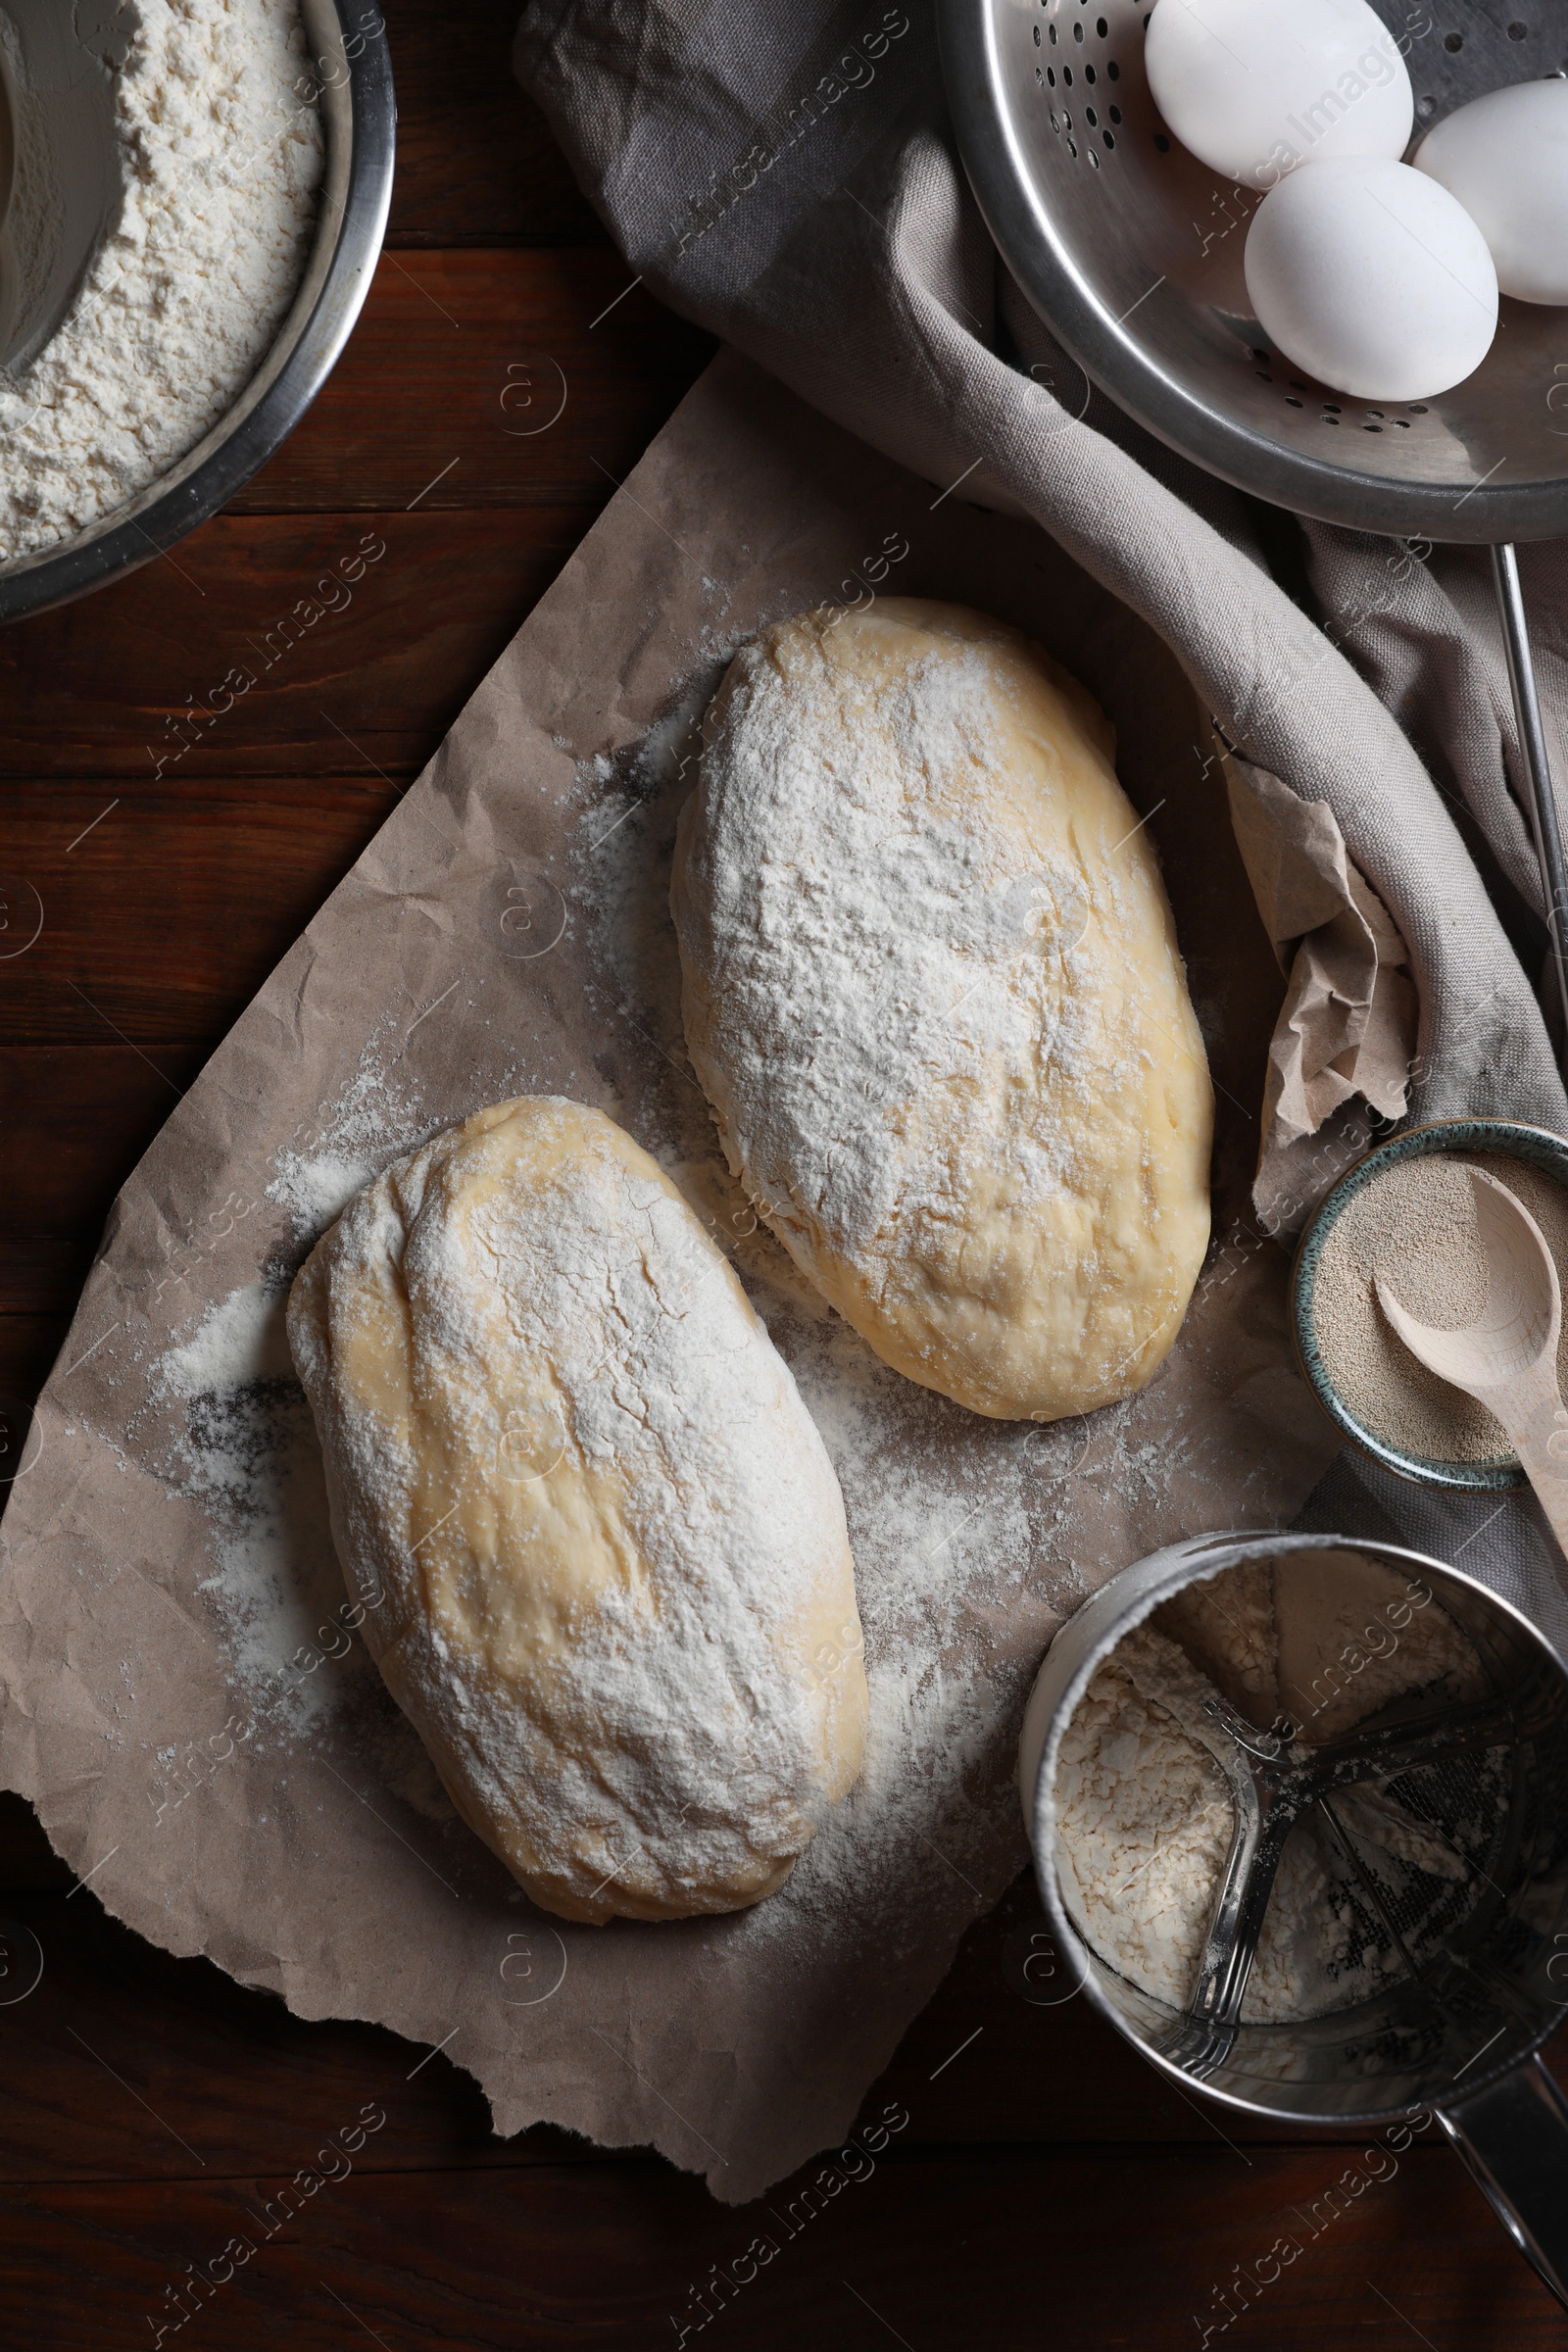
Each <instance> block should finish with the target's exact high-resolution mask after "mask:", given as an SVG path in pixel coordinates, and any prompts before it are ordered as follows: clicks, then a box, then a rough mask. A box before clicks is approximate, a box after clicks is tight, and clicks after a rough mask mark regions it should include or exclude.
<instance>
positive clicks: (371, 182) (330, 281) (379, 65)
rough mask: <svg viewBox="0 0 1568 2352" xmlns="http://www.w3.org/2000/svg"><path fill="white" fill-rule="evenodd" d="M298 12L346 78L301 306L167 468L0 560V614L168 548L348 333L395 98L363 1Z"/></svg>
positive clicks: (64, 594)
mask: <svg viewBox="0 0 1568 2352" xmlns="http://www.w3.org/2000/svg"><path fill="white" fill-rule="evenodd" d="M301 16H302V20H303V23H304V25H305V29H306V33H307V36H308V38H309V40H310V43H311V48H312V53H313V59H314V62H316V63H319V64H321V65H323V66H324V65H325V64H326V63H327V62H328V55H327V53H328V52H329V53H330V63H331V64H332V66H333V68H334V69H336V68H337V66H338V65H339V63H340V62H341V65H342V67H343V70H344V72H343V80H342V81H340V82H338V83H336V84H330V83H328V84H326V85H324V86H325V88H326V90H328V91H330V90H332V89H333V88H334V87H335V88H336V89H337V90H339V91H342V90H343V89H344V84H345V83H346V93H345V102H344V103H342V104H341V106H340V107H339V108H338V109H337V110H336V111H337V112H338V114H339V116H340V121H338V122H337V123H334V122H333V121H332V114H333V111H334V110H333V109H332V108H331V107H330V106H328V105H325V104H323V106H322V109H321V112H322V120H323V124H324V126H325V129H326V136H327V140H328V158H327V175H326V178H325V179H324V180H323V184H322V208H323V209H322V212H321V213H319V216H318V223H317V229H316V238H315V241H313V245H312V260H311V261H308V262H307V264H306V276H307V278H308V277H309V276H310V274H311V270H312V265H313V262H314V261H315V259H316V256H317V255H318V254H319V240H320V237H321V233H322V229H323V227H325V228H327V229H328V231H329V233H332V234H333V244H332V248H331V253H330V257H329V259H328V261H327V264H326V268H325V270H324V271H323V272H322V274H321V277H320V281H319V284H318V286H317V289H316V292H315V296H314V298H313V299H312V300H311V302H310V306H309V309H308V311H307V313H306V315H305V317H304V318H303V319H296V308H297V299H298V298H296V306H295V307H291V309H290V311H289V313H288V315H287V316H286V317H285V319H283V320H282V322H281V324H280V325H279V327H278V329H277V333H276V334H275V335H274V336H273V338H272V342H271V344H270V347H269V350H268V351H267V352H266V353H264V354H263V356H262V359H261V361H260V362H259V364H258V367H257V369H256V372H255V374H253V375H252V377H251V378H250V381H249V383H248V384H247V385H245V386H242V388H241V390H240V391H239V393H238V394H237V395H236V397H235V399H234V400H233V401H231V402H230V404H229V406H228V408H227V409H226V410H225V411H224V413H223V415H222V416H221V417H219V419H218V420H217V422H216V423H215V424H214V425H212V426H211V427H210V428H209V430H208V431H207V432H206V433H205V434H204V435H203V436H202V438H201V440H200V441H198V442H197V443H196V445H195V447H194V448H193V449H191V450H188V451H187V452H186V454H185V455H184V457H182V458H179V459H176V461H175V462H174V464H173V465H172V466H171V467H170V468H169V469H168V471H167V472H165V473H163V474H160V475H158V476H156V477H155V478H154V480H152V481H151V482H149V483H148V484H147V485H146V487H145V488H144V489H142V490H139V491H138V492H137V493H136V494H135V496H134V497H132V498H129V499H127V500H126V501H125V503H124V504H123V506H120V507H116V508H115V509H114V510H113V511H112V512H111V513H110V514H108V515H104V516H102V517H101V518H100V519H99V520H98V521H96V522H93V523H89V524H88V525H86V526H85V528H84V529H83V530H81V531H79V532H77V533H76V534H75V535H74V536H73V537H72V538H70V539H67V540H63V541H60V542H57V543H56V544H55V545H54V546H52V547H46V548H39V549H38V550H36V551H35V552H34V553H32V554H29V555H25V556H17V557H13V558H12V559H11V560H10V561H9V562H7V563H3V564H0V622H4V621H10V620H22V619H25V618H26V617H27V616H28V615H29V614H31V613H44V612H48V611H50V610H51V609H52V608H53V607H55V606H57V605H66V604H71V603H73V601H74V600H75V598H77V597H80V596H85V595H87V594H89V593H90V592H91V590H93V589H94V588H99V587H103V586H105V585H106V584H107V583H108V582H109V581H110V580H111V579H118V578H119V577H121V576H122V575H123V573H126V572H130V571H136V570H139V569H140V567H141V566H142V564H150V563H152V562H153V561H154V559H155V558H157V557H159V556H164V555H167V554H168V552H169V550H170V549H171V548H172V547H173V546H174V545H175V543H176V542H177V541H178V540H180V539H182V538H184V536H185V535H186V533H187V532H188V531H193V530H194V529H195V528H196V526H197V525H198V524H199V523H202V522H206V521H207V520H208V519H209V518H210V517H211V516H212V515H216V514H217V513H218V512H219V510H220V508H221V507H224V506H226V505H227V504H228V502H229V500H230V499H231V498H233V497H235V496H236V495H237V494H238V492H239V491H240V490H242V489H243V488H244V486H245V484H246V483H247V482H248V481H249V480H250V479H251V478H252V476H253V475H254V474H256V473H258V472H259V471H260V470H261V468H262V466H265V465H266V464H267V462H268V460H269V459H270V457H272V456H273V455H274V454H275V453H276V451H277V450H278V449H280V448H281V447H282V444H283V443H284V441H285V440H286V439H287V438H288V436H289V434H290V433H291V432H292V431H293V430H294V427H295V426H296V425H297V424H298V423H299V421H300V419H301V417H303V416H304V415H305V412H306V410H307V409H308V408H309V407H310V405H311V403H312V402H313V401H314V400H315V398H316V395H317V394H318V392H319V390H320V388H321V386H322V384H323V383H324V382H325V381H326V378H327V376H328V375H329V374H330V373H331V371H332V368H334V366H335V365H336V363H337V360H338V358H339V355H340V354H341V352H342V349H343V346H344V344H345V343H346V342H347V341H348V338H349V335H350V333H351V332H352V330H353V328H354V324H355V322H356V320H357V319H358V318H359V315H360V312H361V310H362V309H363V307H364V304H365V298H366V296H367V294H368V292H369V289H370V281H371V278H372V277H373V275H374V272H375V265H376V261H377V259H378V257H379V254H380V251H381V246H382V243H383V241H384V238H385V234H386V223H387V216H388V213H389V211H390V209H391V202H392V175H393V165H394V161H395V154H396V125H397V106H396V101H395V98H394V94H393V88H392V67H391V60H390V58H389V56H388V53H387V38H386V21H385V18H384V17H383V16H382V14H381V12H380V10H379V8H378V7H374V6H371V7H369V8H367V7H366V6H365V5H364V0H302V8H301ZM367 19H373V20H374V22H373V25H370V24H368V23H367ZM319 94H320V93H319ZM345 134H346V136H347V141H348V157H347V166H346V169H345V170H344V172H343V176H342V182H341V209H340V210H339V211H338V214H337V219H336V222H335V230H334V228H333V224H332V222H331V221H330V219H329V217H328V216H327V214H326V211H325V207H326V204H327V201H328V199H327V190H328V187H329V185H330V181H331V178H332V161H333V155H332V150H333V146H334V145H335V143H336V142H337V141H339V140H341V139H342V138H343V137H344V136H345ZM286 337H291V338H292V339H291V340H290V341H289V343H288V348H287V350H286V351H285V353H284V356H283V358H282V360H281V362H280V363H279V364H278V365H277V367H276V370H275V372H274V373H273V374H272V375H271V376H270V380H268V381H266V382H265V384H264V386H263V388H262V390H261V391H260V392H257V391H256V390H255V387H256V384H257V380H258V378H259V377H263V376H265V375H266V374H267V370H268V368H269V363H270V360H271V359H272V358H273V357H274V355H275V354H276V353H277V350H278V347H279V345H280V344H281V343H282V342H283V341H284V339H285V338H286ZM248 396H249V398H248ZM236 410H237V411H239V412H240V415H239V417H238V418H237V421H236V419H235V411H236Z"/></svg>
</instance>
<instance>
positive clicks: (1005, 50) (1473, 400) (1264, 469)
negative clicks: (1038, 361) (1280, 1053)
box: [938, 0, 1568, 1036]
mask: <svg viewBox="0 0 1568 2352" xmlns="http://www.w3.org/2000/svg"><path fill="white" fill-rule="evenodd" d="M1373 4H1374V5H1375V6H1376V7H1377V10H1378V13H1379V15H1380V16H1381V17H1382V18H1383V19H1384V21H1385V22H1386V23H1387V25H1389V28H1390V30H1391V31H1392V32H1393V33H1394V35H1395V37H1396V38H1397V41H1398V43H1399V46H1400V48H1401V49H1402V50H1403V51H1404V53H1405V57H1406V62H1407V64H1408V66H1409V70H1410V76H1411V80H1412V82H1413V84H1414V88H1415V97H1416V129H1415V137H1416V138H1417V139H1419V138H1420V137H1421V136H1422V135H1423V134H1424V133H1425V132H1426V131H1427V130H1429V129H1430V128H1431V127H1432V125H1433V124H1434V123H1438V122H1440V121H1441V120H1442V119H1443V118H1444V116H1446V115H1448V114H1451V113H1452V112H1453V111H1454V109H1455V108H1456V107H1459V106H1462V105H1464V104H1466V103H1467V102H1468V101H1469V100H1470V99H1472V98H1477V97H1480V96H1481V95H1483V93H1484V92H1486V91H1488V90H1494V89H1498V88H1501V87H1503V86H1504V85H1505V84H1508V83H1511V82H1517V81H1526V80H1530V79H1532V78H1537V77H1541V76H1544V75H1547V74H1560V73H1565V72H1568V10H1565V9H1564V8H1563V7H1562V5H1561V0H1463V5H1460V0H1373ZM938 6H939V15H940V24H941V34H942V54H943V66H944V71H945V75H946V80H947V86H948V95H949V101H950V104H951V107H952V111H953V119H954V126H955V129H956V134H957V139H958V145H959V150H960V152H961V154H962V156H963V161H964V166H965V169H966V170H967V172H968V174H969V178H970V181H971V183H972V185H973V188H974V192H975V196H976V198H977V200H978V202H979V205H980V208H981V211H982V212H983V213H984V215H985V218H986V221H987V223H988V224H989V226H990V229H991V232H992V235H993V236H994V237H995V239H996V241H997V244H998V246H999V248H1000V250H1001V252H1002V254H1003V257H1004V259H1005V261H1006V264H1007V266H1008V268H1009V270H1011V271H1012V274H1013V276H1014V277H1015V278H1016V279H1017V281H1018V283H1019V285H1020V286H1021V287H1022V289H1023V291H1024V293H1025V294H1026V295H1027V296H1028V298H1029V300H1030V302H1031V303H1032V304H1033V305H1034V307H1035V309H1036V310H1037V311H1038V312H1039V313H1040V316H1041V318H1042V319H1044V320H1045V322H1046V324H1047V325H1048V326H1049V327H1050V328H1051V330H1052V332H1053V334H1054V336H1055V337H1056V339H1057V341H1058V342H1059V343H1060V344H1061V345H1062V346H1063V348H1064V349H1065V350H1067V351H1068V352H1070V353H1071V355H1072V357H1073V358H1074V359H1075V360H1076V361H1077V362H1078V364H1079V366H1080V367H1081V368H1083V369H1084V370H1085V372H1086V373H1087V374H1088V375H1089V376H1090V377H1091V378H1092V379H1093V380H1094V381H1095V382H1096V383H1097V384H1099V385H1100V386H1101V387H1102V388H1103V390H1104V391H1105V392H1107V393H1108V394H1109V395H1110V397H1111V398H1112V399H1113V400H1114V401H1116V402H1117V403H1118V404H1119V406H1120V407H1122V408H1124V409H1126V410H1127V411H1128V412H1129V413H1130V414H1131V415H1132V416H1134V417H1137V418H1138V419H1139V421H1140V422H1141V423H1143V424H1145V425H1147V426H1148V427H1149V429H1150V431H1151V432H1153V433H1156V434H1157V435H1158V436H1159V438H1160V439H1161V440H1162V441H1165V442H1167V443H1169V445H1170V446H1171V447H1172V448H1173V449H1175V450H1178V451H1179V452H1180V453H1181V454H1182V455H1183V456H1184V457H1187V458H1190V459H1192V460H1193V461H1194V462H1195V463H1196V464H1198V465H1200V466H1205V467H1206V468H1207V469H1208V470H1209V471H1210V472H1212V473H1216V474H1218V475H1220V476H1221V477H1222V478H1223V479H1224V480H1226V481H1228V482H1231V483H1234V484H1235V486H1236V487H1237V488H1238V489H1241V490H1245V491H1248V492H1250V494H1251V495H1252V496H1254V497H1258V498H1264V499H1268V500H1270V501H1272V502H1273V503H1274V504H1276V505H1279V506H1282V507H1289V508H1291V509H1294V510H1295V511H1296V512H1297V513H1299V514H1302V515H1312V516H1314V517H1316V518H1317V519H1319V520H1321V521H1325V522H1333V523H1340V524H1344V525H1347V526H1348V527H1349V528H1351V529H1354V530H1361V531H1381V532H1388V533H1391V534H1395V535H1399V536H1404V537H1414V538H1422V539H1429V540H1432V541H1434V542H1463V543H1466V544H1471V545H1476V544H1480V545H1488V546H1491V547H1492V549H1493V551H1494V556H1493V561H1494V568H1495V580H1496V588H1497V596H1498V604H1499V610H1500V612H1501V615H1502V623H1503V637H1504V643H1505V646H1506V649H1507V654H1508V664H1509V673H1510V678H1511V681H1512V685H1513V693H1514V705H1515V710H1516V712H1517V715H1518V720H1519V735H1520V743H1521V747H1522V752H1523V757H1524V761H1525V766H1526V771H1527V773H1526V782H1527V785H1528V788H1529V794H1530V800H1531V816H1532V822H1533V826H1534V829H1535V835H1536V849H1537V854H1538V857H1539V858H1540V861H1541V869H1542V875H1543V882H1544V896H1545V900H1546V906H1547V909H1548V919H1549V922H1550V928H1551V935H1552V951H1553V964H1554V973H1555V987H1556V992H1557V996H1558V1002H1559V1009H1560V1010H1561V1011H1562V1013H1563V1016H1564V1035H1565V1036H1568V959H1565V955H1564V941H1565V937H1568V867H1565V864H1564V858H1563V848H1562V839H1561V829H1560V827H1559V824H1558V818H1557V809H1556V803H1555V801H1554V799H1553V798H1552V793H1551V783H1550V775H1549V770H1548V767H1547V762H1546V754H1545V739H1544V734H1543V731H1542V725H1541V713H1540V708H1539V704H1538V701H1537V697H1536V687H1535V679H1534V674H1533V669H1532V665H1531V660H1530V641H1529V635H1528V630H1527V627H1526V622H1525V614H1524V607H1523V601H1522V598H1521V595H1520V589H1519V575H1518V567H1517V564H1516V563H1515V561H1514V553H1513V543H1514V542H1515V541H1517V540H1528V539H1555V538H1560V537H1562V536H1563V535H1564V534H1565V533H1568V311H1562V310H1554V309H1547V308H1544V307H1542V306H1540V305H1537V304H1532V303H1523V302H1516V301H1512V300H1510V299H1509V298H1507V297H1504V298H1503V301H1502V305H1501V313H1500V318H1499V323H1498V331H1497V336H1496V340H1495V342H1494V344H1493V347H1492V350H1491V352H1490V353H1489V354H1488V357H1487V359H1486V360H1485V362H1484V363H1483V365H1482V366H1481V367H1480V368H1477V370H1476V371H1475V373H1474V374H1473V375H1471V376H1468V377H1466V379H1465V381H1464V382H1463V383H1461V384H1457V385H1455V386H1454V388H1453V389H1452V390H1451V391H1449V392H1443V393H1437V394H1434V396H1433V397H1432V398H1431V399H1430V400H1424V401H1404V402H1393V401H1391V402H1382V403H1374V402H1368V401H1362V400H1358V399H1355V398H1352V397H1351V396H1350V395H1349V394H1348V393H1343V392H1338V391H1336V390H1335V388H1334V387H1333V386H1332V385H1330V384H1324V383H1320V382H1318V381H1317V380H1316V379H1315V378H1314V377H1311V376H1308V375H1306V374H1304V373H1303V372H1302V370H1301V369H1300V368H1297V367H1296V366H1295V365H1294V364H1293V363H1292V362H1290V361H1289V360H1287V359H1285V358H1284V357H1283V355H1282V354H1280V353H1279V352H1277V351H1276V350H1275V349H1274V348H1273V347H1272V345H1271V344H1270V341H1269V338H1268V337H1267V336H1266V335H1265V334H1264V332H1263V330H1262V328H1261V327H1260V325H1259V324H1258V321H1257V319H1255V318H1254V317H1253V315H1252V308H1251V304H1250V300H1249V298H1248V292H1247V283H1246V278H1245V275H1244V272H1243V266H1242V255H1243V249H1244V247H1245V245H1246V242H1247V230H1248V225H1249V222H1250V219H1251V215H1252V212H1253V211H1254V210H1255V208H1256V206H1257V204H1258V203H1260V202H1261V198H1260V197H1259V196H1257V195H1253V194H1250V193H1249V192H1248V191H1246V190H1244V189H1241V188H1238V187H1237V186H1236V185H1235V184H1234V183H1233V182H1232V181H1230V180H1227V179H1222V178H1221V177H1219V175H1218V174H1217V173H1215V172H1211V171H1209V169H1208V168H1207V166H1206V165H1204V164H1201V163H1200V162H1199V161H1198V159H1197V158H1196V157H1195V156H1193V155H1190V154H1189V153H1188V152H1187V151H1186V150H1185V149H1184V148H1183V147H1181V146H1180V145H1179V144H1178V142H1177V141H1176V140H1175V139H1174V138H1173V137H1172V136H1171V134H1170V133H1169V132H1168V131H1167V130H1166V128H1165V125H1164V123H1162V121H1161V119H1160V116H1159V114H1158V111H1157V109H1156V108H1155V106H1154V102H1153V100H1152V97H1151V95H1150V91H1149V85H1148V81H1147V79H1146V76H1145V73H1144V63H1143V55H1144V31H1145V27H1146V25H1147V24H1148V22H1149V18H1150V15H1151V14H1152V9H1151V8H1150V7H1149V6H1147V5H1139V4H1137V0H938Z"/></svg>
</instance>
